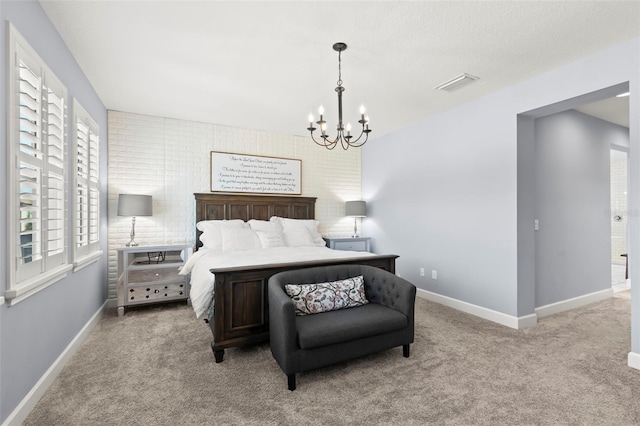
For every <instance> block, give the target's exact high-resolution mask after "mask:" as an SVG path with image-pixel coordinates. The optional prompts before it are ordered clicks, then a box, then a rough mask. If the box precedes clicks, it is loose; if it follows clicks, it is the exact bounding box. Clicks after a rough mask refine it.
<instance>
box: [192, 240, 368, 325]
mask: <svg viewBox="0 0 640 426" xmlns="http://www.w3.org/2000/svg"><path fill="white" fill-rule="evenodd" d="M364 256H374V254H372V253H367V252H360V251H341V250H332V249H329V248H327V247H312V246H309V247H273V248H269V249H256V250H242V251H234V252H222V251H218V250H207V249H200V250H198V251H197V252H195V253H194V254H193V255H192V256H191V257H190V258H189V260H188V261H187V263H186V265H185V266H184V267H183V268H182V270H181V271H180V274H181V275H187V274H189V273H191V290H190V293H189V297H190V299H191V305H192V306H193V310H194V311H195V313H196V316H197V317H198V318H200V317H202V316H203V315H204V314H205V313H206V312H207V310H208V309H209V305H210V304H211V301H212V299H213V283H214V275H213V274H212V273H211V272H209V270H210V269H211V268H227V267H234V266H250V265H266V264H272V263H288V262H304V261H308V260H323V259H348V258H353V257H364Z"/></svg>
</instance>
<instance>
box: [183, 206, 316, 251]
mask: <svg viewBox="0 0 640 426" xmlns="http://www.w3.org/2000/svg"><path fill="white" fill-rule="evenodd" d="M193 195H194V196H195V197H196V223H198V222H200V221H201V220H222V219H227V220H230V219H242V220H244V221H248V220H251V219H257V220H269V219H270V218H271V216H280V217H288V218H291V219H315V210H316V197H298V196H295V197H291V196H282V195H256V194H221V193H196V194H193ZM201 233H202V232H201V231H199V230H198V229H197V228H196V250H198V248H200V247H202V243H201V242H200V234H201Z"/></svg>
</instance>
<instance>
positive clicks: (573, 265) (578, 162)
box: [534, 110, 629, 307]
mask: <svg viewBox="0 0 640 426" xmlns="http://www.w3.org/2000/svg"><path fill="white" fill-rule="evenodd" d="M628 133H629V132H628V129H626V128H624V127H621V126H617V125H615V124H611V123H608V122H605V121H602V120H599V119H596V118H593V117H590V116H588V115H585V114H582V113H579V112H576V111H573V110H570V111H565V112H561V113H558V114H553V115H550V116H547V117H543V118H539V119H537V120H535V150H534V151H535V153H534V165H535V170H534V173H535V215H536V217H537V219H538V220H539V224H540V228H539V231H537V232H535V237H536V241H535V258H536V269H535V281H536V286H535V290H536V291H535V306H536V307H540V306H544V305H548V304H551V303H555V302H559V301H562V300H566V299H570V298H573V297H577V296H581V295H584V294H588V293H592V292H596V291H600V290H606V289H607V288H610V287H611V253H610V252H611V222H610V221H611V218H610V215H609V210H610V198H611V196H610V171H609V168H610V167H609V165H610V162H609V150H610V144H612V143H616V144H619V145H620V144H622V145H626V144H627V143H626V141H627V140H628V137H629V136H628ZM620 142H622V143H620Z"/></svg>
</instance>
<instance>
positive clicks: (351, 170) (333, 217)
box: [109, 111, 361, 299]
mask: <svg viewBox="0 0 640 426" xmlns="http://www.w3.org/2000/svg"><path fill="white" fill-rule="evenodd" d="M211 151H223V152H235V153H242V154H250V155H262V156H270V157H284V158H295V159H300V160H302V195H304V196H309V197H317V198H318V200H317V202H316V220H318V221H320V226H319V230H320V232H321V233H322V234H324V235H331V236H348V235H351V233H352V230H353V219H351V218H346V217H344V202H345V201H348V200H359V199H360V196H361V157H360V156H361V151H360V149H349V150H346V151H345V150H343V149H341V148H336V149H335V150H333V151H329V150H327V149H326V148H323V147H321V146H318V145H316V144H315V143H313V141H312V140H311V138H310V137H302V136H291V135H284V134H278V133H270V132H264V131H258V130H250V129H242V128H236V127H229V126H221V125H217V124H211V123H199V122H193V121H185V120H176V119H169V118H163V117H153V116H147V115H140V114H132V113H127V112H120V111H109V298H110V299H114V298H115V297H116V291H117V289H116V273H117V272H116V269H117V265H116V251H115V249H116V248H117V247H121V246H123V245H124V244H126V243H127V242H128V241H129V233H130V231H131V218H128V217H118V216H117V215H116V212H117V207H118V206H117V203H118V194H120V193H131V194H147V195H152V196H153V216H151V217H138V218H136V241H137V242H138V243H139V244H140V245H149V244H164V243H166V244H178V243H179V244H182V243H189V244H193V243H194V238H195V231H194V228H195V201H194V197H193V193H195V192H210V190H211V186H210V152H211Z"/></svg>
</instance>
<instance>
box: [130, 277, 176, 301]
mask: <svg viewBox="0 0 640 426" xmlns="http://www.w3.org/2000/svg"><path fill="white" fill-rule="evenodd" d="M185 297H186V283H184V282H182V283H174V284H153V285H146V286H135V287H130V288H129V289H128V291H127V305H134V304H136V303H146V302H149V301H152V300H156V301H157V300H160V299H166V300H170V299H184V298H185Z"/></svg>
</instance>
